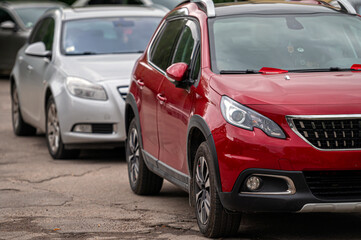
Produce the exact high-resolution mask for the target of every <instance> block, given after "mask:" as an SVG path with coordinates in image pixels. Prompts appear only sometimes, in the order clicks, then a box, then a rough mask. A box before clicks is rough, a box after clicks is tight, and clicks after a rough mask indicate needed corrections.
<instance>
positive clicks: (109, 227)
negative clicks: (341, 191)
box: [0, 79, 361, 240]
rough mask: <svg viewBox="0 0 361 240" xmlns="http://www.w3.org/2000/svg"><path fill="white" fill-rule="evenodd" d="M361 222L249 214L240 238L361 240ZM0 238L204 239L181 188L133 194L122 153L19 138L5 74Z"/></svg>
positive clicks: (0, 112)
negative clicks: (50, 146) (61, 151)
mask: <svg viewBox="0 0 361 240" xmlns="http://www.w3.org/2000/svg"><path fill="white" fill-rule="evenodd" d="M360 226H361V214H358V213H350V214H244V216H243V219H242V223H241V227H240V229H239V234H238V237H237V238H236V239H243V240H246V239H272V240H276V239H284V240H292V239H310V240H313V239H328V240H333V239H361V227H360ZM0 239H203V238H202V236H201V234H200V233H199V232H198V228H197V225H196V221H195V218H194V214H193V210H192V209H191V208H190V207H189V205H188V195H187V194H186V193H184V192H183V191H182V190H180V189H178V188H176V187H174V186H173V185H171V184H170V183H167V182H166V183H165V184H164V187H163V189H162V191H161V193H160V195H158V196H151V197H141V196H136V195H134V194H133V193H132V191H131V190H130V188H129V185H128V178H127V171H126V163H125V160H124V151H123V150H121V149H120V150H117V151H109V150H108V151H83V152H82V154H81V156H80V158H79V159H76V160H58V161H55V160H53V159H52V158H51V157H50V156H49V154H48V151H47V148H46V143H45V138H44V136H43V135H37V136H34V137H16V136H15V135H14V134H13V132H12V127H11V115H10V96H9V82H8V80H6V79H0Z"/></svg>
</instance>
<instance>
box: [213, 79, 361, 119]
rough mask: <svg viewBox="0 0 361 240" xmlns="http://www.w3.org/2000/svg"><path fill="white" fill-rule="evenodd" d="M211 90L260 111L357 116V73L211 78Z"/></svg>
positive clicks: (359, 97) (359, 86) (359, 88)
mask: <svg viewBox="0 0 361 240" xmlns="http://www.w3.org/2000/svg"><path fill="white" fill-rule="evenodd" d="M286 76H288V77H289V80H286ZM211 87H212V88H213V89H214V90H215V91H216V92H218V93H219V94H220V95H227V96H229V97H231V98H232V99H234V100H236V101H238V102H239V103H241V104H244V105H248V106H251V105H252V108H253V109H255V110H260V111H261V112H263V111H266V112H272V111H273V110H274V111H275V112H279V113H280V114H283V115H289V114H351V113H361V104H360V103H361V94H360V93H361V72H326V73H325V72H322V73H287V74H268V75H267V74H243V75H214V76H213V77H212V79H211ZM266 109H267V110H266ZM272 109H273V110H272Z"/></svg>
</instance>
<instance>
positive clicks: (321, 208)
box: [298, 202, 361, 213]
mask: <svg viewBox="0 0 361 240" xmlns="http://www.w3.org/2000/svg"><path fill="white" fill-rule="evenodd" d="M298 212H300V213H309V212H361V202H350V203H308V204H306V205H304V206H303V207H302V209H301V210H300V211H298Z"/></svg>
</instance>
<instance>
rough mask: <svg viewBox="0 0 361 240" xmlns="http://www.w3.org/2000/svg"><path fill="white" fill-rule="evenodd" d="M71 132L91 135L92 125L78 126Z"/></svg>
mask: <svg viewBox="0 0 361 240" xmlns="http://www.w3.org/2000/svg"><path fill="white" fill-rule="evenodd" d="M73 132H81V133H92V125H91V124H78V125H76V126H75V127H74V129H73Z"/></svg>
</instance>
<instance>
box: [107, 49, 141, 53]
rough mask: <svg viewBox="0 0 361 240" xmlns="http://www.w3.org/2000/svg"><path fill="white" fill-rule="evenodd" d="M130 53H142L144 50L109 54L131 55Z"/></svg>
mask: <svg viewBox="0 0 361 240" xmlns="http://www.w3.org/2000/svg"><path fill="white" fill-rule="evenodd" d="M131 53H144V50H137V51H126V52H112V53H111V54H131Z"/></svg>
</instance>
